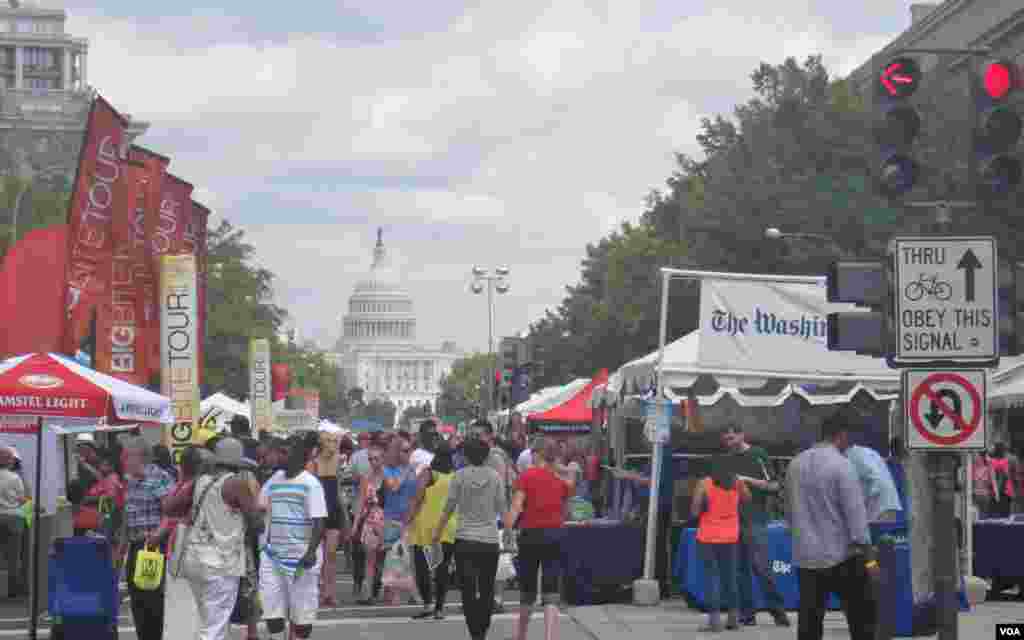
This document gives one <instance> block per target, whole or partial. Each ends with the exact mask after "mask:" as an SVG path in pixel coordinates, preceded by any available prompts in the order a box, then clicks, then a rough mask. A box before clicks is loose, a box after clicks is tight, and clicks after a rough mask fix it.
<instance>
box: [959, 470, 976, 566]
mask: <svg viewBox="0 0 1024 640" xmlns="http://www.w3.org/2000/svg"><path fill="white" fill-rule="evenodd" d="M973 458H974V454H973V453H972V452H970V451H968V452H966V453H964V454H963V462H962V464H963V468H964V491H963V496H962V497H963V505H964V506H963V509H962V511H963V514H964V517H963V527H964V548H963V550H962V551H961V553H960V575H962V576H964V579H966V578H967V577H968V576H973V575H974V499H973V496H974V476H973V474H972V473H971V466H972V463H973V462H974V460H973Z"/></svg>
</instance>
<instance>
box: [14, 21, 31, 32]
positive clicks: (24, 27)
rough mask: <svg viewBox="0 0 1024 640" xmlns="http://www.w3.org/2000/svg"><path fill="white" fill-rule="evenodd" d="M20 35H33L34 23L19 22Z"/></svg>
mask: <svg viewBox="0 0 1024 640" xmlns="http://www.w3.org/2000/svg"><path fill="white" fill-rule="evenodd" d="M17 28H18V33H32V21H31V20H24V19H22V20H18V26H17Z"/></svg>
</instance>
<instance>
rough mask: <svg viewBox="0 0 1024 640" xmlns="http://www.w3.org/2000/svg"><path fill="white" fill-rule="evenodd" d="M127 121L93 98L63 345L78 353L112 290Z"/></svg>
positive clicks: (81, 160) (72, 209)
mask: <svg viewBox="0 0 1024 640" xmlns="http://www.w3.org/2000/svg"><path fill="white" fill-rule="evenodd" d="M126 126H127V122H126V121H125V119H124V118H123V117H121V115H120V114H118V113H117V111H115V110H114V108H113V107H111V106H110V104H109V103H108V102H107V101H106V100H104V99H103V98H101V97H97V98H95V99H94V100H93V103H92V107H91V108H90V110H89V119H88V122H87V124H86V131H85V140H84V142H83V143H82V150H81V153H80V154H79V156H78V169H77V173H76V175H75V185H74V192H73V193H72V195H71V200H70V203H69V205H68V268H67V279H66V282H67V295H66V302H65V304H66V305H67V306H66V309H67V325H66V327H65V330H64V351H65V352H66V353H68V354H71V355H74V354H75V353H77V351H78V349H79V347H80V345H81V344H82V340H83V339H84V338H85V337H86V336H87V334H88V332H89V324H90V320H91V318H92V315H93V312H94V311H95V310H96V308H97V307H98V306H100V305H101V304H103V302H104V297H105V296H108V295H109V291H110V273H111V261H112V260H113V238H112V226H113V216H114V191H115V185H116V183H117V182H118V178H119V177H120V174H121V158H120V156H121V149H122V145H123V144H124V131H125V127H126Z"/></svg>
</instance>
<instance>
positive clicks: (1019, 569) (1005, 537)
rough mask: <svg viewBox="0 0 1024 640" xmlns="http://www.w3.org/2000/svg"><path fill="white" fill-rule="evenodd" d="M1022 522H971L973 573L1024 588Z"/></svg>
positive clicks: (1023, 522)
mask: <svg viewBox="0 0 1024 640" xmlns="http://www.w3.org/2000/svg"><path fill="white" fill-rule="evenodd" d="M1021 540H1024V521H1019V520H1010V519H990V520H979V521H978V522H975V523H974V575H976V576H978V577H979V578H987V579H990V580H994V581H1000V582H1003V583H1010V584H1021V585H1022V587H1024V554H1022V553H1018V552H1017V545H1019V544H1020V543H1021Z"/></svg>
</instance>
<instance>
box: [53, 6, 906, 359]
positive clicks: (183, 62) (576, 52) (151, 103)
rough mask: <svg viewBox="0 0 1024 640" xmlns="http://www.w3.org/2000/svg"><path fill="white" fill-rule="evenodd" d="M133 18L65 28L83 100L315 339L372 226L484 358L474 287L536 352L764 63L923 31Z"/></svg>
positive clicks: (855, 48) (839, 12)
mask: <svg viewBox="0 0 1024 640" xmlns="http://www.w3.org/2000/svg"><path fill="white" fill-rule="evenodd" d="M868 4H869V5H871V7H876V6H877V7H882V6H883V5H881V3H880V1H879V0H870V2H868ZM231 6H233V5H231ZM128 7H129V5H127V4H125V5H124V6H123V7H122V6H121V5H117V6H116V7H115V9H117V10H114V9H111V12H110V15H107V16H105V15H101V14H99V13H97V12H94V11H83V12H79V11H75V10H72V11H71V17H70V19H69V24H68V27H69V31H71V32H72V33H74V34H75V35H81V36H86V37H88V38H90V42H91V44H90V54H89V55H90V58H89V73H90V82H91V84H93V85H94V86H96V87H98V88H99V90H100V92H101V93H102V94H103V95H104V96H105V97H107V98H108V99H109V100H111V102H112V103H113V104H115V105H116V106H117V107H119V108H120V109H123V110H124V111H126V112H128V113H130V114H132V115H133V116H134V117H137V118H140V119H144V120H147V121H149V122H151V123H152V127H151V129H150V131H149V132H148V133H147V134H146V135H145V136H144V137H143V138H142V139H141V141H140V142H141V143H142V144H145V145H149V146H151V147H152V148H154V149H155V150H157V151H159V152H161V153H164V154H166V155H169V156H171V158H172V165H171V171H172V172H174V173H176V174H177V175H180V176H182V177H185V178H186V179H188V180H190V181H191V182H193V183H194V184H195V185H197V187H198V190H197V195H196V198H197V199H199V200H201V201H203V202H204V203H206V204H208V205H209V206H211V208H213V209H214V210H215V213H216V214H217V215H219V216H222V217H224V218H226V219H228V220H230V221H232V223H234V224H237V225H239V226H241V227H243V228H245V229H246V230H247V231H248V233H249V234H250V239H251V240H252V241H253V242H254V243H255V245H256V247H257V251H258V254H259V259H260V262H261V264H263V265H264V266H266V267H268V268H270V269H271V270H272V271H274V272H275V273H277V274H278V276H279V279H278V283H277V291H278V295H279V297H280V299H281V301H282V303H283V304H285V305H286V306H287V307H288V308H289V309H290V311H291V312H292V314H293V316H294V317H295V318H296V321H297V323H298V324H299V326H300V328H302V329H303V332H304V333H306V334H307V335H312V334H316V335H323V334H324V333H325V332H326V333H331V332H333V334H335V335H336V333H337V327H338V322H337V319H338V316H339V315H340V314H341V313H342V312H343V311H344V308H345V304H346V300H347V297H348V295H349V294H350V292H351V290H352V287H353V286H354V284H355V282H357V281H358V279H359V278H360V277H362V274H363V272H364V271H365V269H366V268H368V266H369V260H370V251H371V248H372V245H373V241H374V231H375V227H376V226H378V225H380V226H384V227H385V228H386V229H387V231H386V235H385V238H386V242H387V244H388V247H389V248H390V249H391V250H392V251H393V252H394V254H395V258H396V261H397V262H398V263H400V266H401V267H402V268H403V269H404V270H405V272H406V274H407V279H408V283H409V286H410V288H413V287H414V288H415V291H414V295H415V297H416V302H417V305H418V309H419V318H420V320H419V322H420V332H419V333H420V336H421V338H423V339H424V341H426V342H428V343H438V342H439V341H440V340H441V339H456V340H457V341H459V343H460V344H462V345H463V346H466V347H476V348H484V347H485V346H486V321H485V320H486V316H485V315H484V314H485V311H484V310H482V309H477V308H474V306H473V305H474V304H476V303H474V301H473V300H472V298H470V297H467V296H469V294H468V293H467V289H466V285H467V284H468V276H467V274H468V271H469V268H470V267H471V266H472V265H473V264H475V263H479V264H483V265H491V266H494V265H498V264H508V265H510V266H511V267H512V269H513V278H512V290H511V292H510V293H509V294H508V295H506V296H502V297H501V299H500V300H499V302H498V304H499V310H500V311H499V312H498V313H497V315H496V322H497V325H496V331H497V333H498V334H499V335H503V334H506V333H510V332H517V331H520V330H522V329H524V328H525V327H526V325H528V324H529V323H530V322H531V321H534V320H536V319H538V318H539V317H540V316H541V315H542V314H543V312H544V310H545V309H546V308H554V307H556V306H557V305H558V303H559V302H560V301H561V299H562V297H563V296H564V287H565V286H566V285H567V284H573V283H575V282H576V281H577V280H578V277H579V262H580V259H582V257H583V256H584V247H585V245H586V244H587V243H588V242H596V241H597V240H599V239H600V237H601V236H602V235H603V234H605V233H607V232H608V231H609V230H610V229H612V228H614V227H616V226H618V224H619V223H621V222H622V221H623V220H628V219H634V220H635V219H636V218H637V216H638V215H639V214H640V213H641V211H642V206H643V198H644V196H645V195H646V194H647V192H648V191H649V190H650V189H652V188H659V187H662V186H663V184H664V180H665V179H666V178H667V177H668V176H669V174H670V173H671V172H672V170H673V169H674V154H675V153H676V152H684V153H688V154H694V155H695V154H697V152H698V151H699V149H698V147H697V145H696V143H695V140H694V135H695V133H696V132H697V129H698V126H699V120H700V118H701V117H702V116H710V115H712V114H714V113H715V112H718V111H726V112H727V111H728V110H729V109H730V108H731V105H733V104H736V103H739V102H743V101H745V100H746V99H748V98H749V97H750V79H749V75H750V72H751V71H752V70H753V69H754V68H755V67H756V66H757V65H758V64H759V63H760V62H762V61H764V62H769V63H773V64H774V63H779V62H781V61H782V59H783V58H785V57H786V56H790V55H791V56H795V57H797V58H798V59H803V58H805V57H806V56H808V55H811V54H815V53H819V52H821V53H824V54H825V61H826V64H827V65H828V66H829V67H830V68H831V69H834V70H836V71H840V72H849V71H850V70H851V69H852V68H854V67H856V66H858V65H859V64H860V62H861V61H863V60H865V59H866V57H867V56H868V55H869V54H870V52H871V51H872V50H874V49H876V48H877V47H878V46H880V44H882V43H884V42H886V41H888V39H890V38H891V37H892V36H893V35H895V33H896V31H898V29H899V28H902V27H904V26H905V24H906V19H905V18H907V15H908V14H907V12H906V10H905V9H901V11H902V15H899V16H895V14H896V13H899V12H893V11H892V9H891V8H886V9H885V11H883V10H882V9H881V8H878V9H877V11H878V14H885V15H894V16H895V17H893V18H891V20H892V26H891V27H888V28H887V29H885V30H879V29H878V28H877V27H876V26H875V24H877V20H874V21H872V22H869V21H867V20H866V19H864V18H859V17H854V16H853V14H852V13H851V12H849V11H848V10H847V9H846V7H843V6H838V5H835V6H833V5H819V4H818V3H814V4H813V5H812V4H811V3H809V2H799V1H796V0H790V1H781V0H780V2H777V3H773V4H771V5H770V6H769V5H758V4H755V3H750V2H748V1H746V0H744V1H743V2H740V1H738V0H733V1H731V2H729V1H727V2H724V3H717V4H716V5H715V6H714V7H712V8H700V7H696V8H688V6H687V5H686V3H674V2H661V1H656V0H619V1H615V0H608V1H606V2H585V1H584V0H560V1H559V2H555V3H552V2H550V1H549V0H522V1H520V2H511V3H472V4H468V5H461V4H459V3H457V2H452V1H449V0H445V2H443V3H438V4H437V5H436V8H435V5H434V4H433V3H421V4H412V5H410V4H409V3H407V2H399V0H386V1H384V0H374V1H373V2H370V1H369V0H365V1H363V0H360V1H358V2H357V1H355V0H349V1H347V2H342V3H338V4H336V5H335V4H331V3H324V4H316V3H313V5H312V6H311V7H310V11H311V13H310V15H312V16H316V19H310V21H309V22H308V23H302V22H301V21H299V18H297V17H296V16H294V15H292V14H293V13H294V12H291V11H288V12H287V13H288V14H289V15H288V17H287V18H284V17H281V18H280V25H279V26H278V27H277V28H275V24H276V23H275V17H274V15H275V14H274V13H273V12H272V11H271V10H269V9H266V8H265V9H264V10H263V11H255V12H251V13H246V12H242V11H239V12H238V15H239V16H243V15H244V18H239V17H235V16H232V15H229V13H230V11H231V9H225V11H224V12H223V13H213V12H206V13H205V14H204V15H207V17H209V20H201V21H198V22H196V21H192V22H188V23H186V22H184V18H183V17H182V18H179V17H174V16H171V17H167V18H161V19H160V20H154V19H152V18H150V17H146V16H140V15H133V14H132V13H131V11H130V10H129V8H128ZM185 8H187V7H179V9H180V10H182V13H183V14H185V13H187V12H186V11H184V9H185ZM431 10H434V11H435V14H432V15H428V14H431ZM273 11H276V12H284V11H285V9H283V8H280V7H278V8H276V9H274V10H273ZM332 12H333V13H332ZM822 12H827V13H822ZM328 13H330V14H331V15H337V16H339V21H338V22H337V27H336V28H334V29H333V32H328V30H327V29H326V28H325V25H324V24H323V22H322V20H323V18H324V16H326V15H328ZM864 15H865V16H870V13H865V14H864ZM876 17H877V16H876ZM419 18H422V24H423V25H425V26H423V27H421V28H420V29H419V30H418V31H417V30H416V28H415V26H414V25H416V24H417V22H416V20H417V19H419ZM189 24H192V25H193V28H191V29H190V28H188V25H189ZM360 29H362V30H364V31H365V33H363V34H362V36H361V35H360V32H359V30H360ZM363 36H365V37H363ZM480 304H482V302H481V303H480Z"/></svg>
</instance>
